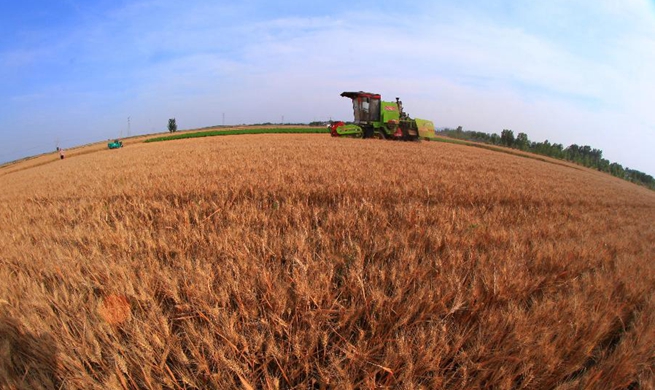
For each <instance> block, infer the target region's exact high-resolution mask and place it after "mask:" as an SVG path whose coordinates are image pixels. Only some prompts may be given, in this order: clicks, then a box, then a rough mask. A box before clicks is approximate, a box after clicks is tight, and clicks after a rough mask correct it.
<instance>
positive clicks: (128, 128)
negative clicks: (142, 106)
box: [127, 116, 130, 137]
mask: <svg viewBox="0 0 655 390" xmlns="http://www.w3.org/2000/svg"><path fill="white" fill-rule="evenodd" d="M127 136H128V137H129V136H130V117H129V116H128V117H127Z"/></svg>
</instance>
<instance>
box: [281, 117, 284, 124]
mask: <svg viewBox="0 0 655 390" xmlns="http://www.w3.org/2000/svg"><path fill="white" fill-rule="evenodd" d="M281 124H282V125H283V124H284V115H282V122H281Z"/></svg>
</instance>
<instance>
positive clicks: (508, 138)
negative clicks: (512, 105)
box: [500, 129, 514, 148]
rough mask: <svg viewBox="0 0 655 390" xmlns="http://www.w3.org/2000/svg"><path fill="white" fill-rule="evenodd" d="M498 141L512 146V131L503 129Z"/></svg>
mask: <svg viewBox="0 0 655 390" xmlns="http://www.w3.org/2000/svg"><path fill="white" fill-rule="evenodd" d="M500 143H501V144H503V145H505V146H507V147H510V148H511V147H512V146H514V132H513V131H512V130H507V129H505V130H503V131H502V132H501V133H500Z"/></svg>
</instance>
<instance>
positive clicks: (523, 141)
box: [438, 126, 655, 190]
mask: <svg viewBox="0 0 655 390" xmlns="http://www.w3.org/2000/svg"><path fill="white" fill-rule="evenodd" d="M438 134H439V135H443V136H447V137H451V138H456V139H460V140H466V141H473V142H481V143H485V144H492V145H502V146H507V147H511V148H514V149H520V150H525V151H527V152H531V153H536V154H540V155H543V156H548V157H553V158H557V159H561V160H567V161H571V162H574V163H577V164H580V165H584V166H585V167H589V168H594V169H597V170H599V171H602V172H607V173H609V174H611V175H613V176H616V177H619V178H621V179H625V180H628V181H631V182H633V183H637V184H640V185H643V186H646V187H648V188H650V189H653V190H655V179H654V178H653V177H652V176H650V175H647V174H645V173H643V172H640V171H637V170H634V169H629V168H623V166H622V165H621V164H619V163H615V162H610V161H609V160H607V159H605V158H603V151H602V150H600V149H595V148H592V147H591V146H589V145H584V146H579V145H576V144H572V145H570V146H568V147H566V148H565V147H564V145H562V144H551V143H550V142H549V141H548V140H545V141H543V142H531V141H530V139H529V138H528V135H527V134H526V133H519V134H518V136H516V138H514V132H513V131H512V130H508V129H504V130H503V131H502V132H501V134H500V135H498V134H495V133H494V134H487V133H481V132H479V131H470V130H463V129H462V127H461V126H459V127H458V128H457V129H444V130H441V131H439V132H438Z"/></svg>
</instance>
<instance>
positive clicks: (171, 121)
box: [168, 118, 177, 133]
mask: <svg viewBox="0 0 655 390" xmlns="http://www.w3.org/2000/svg"><path fill="white" fill-rule="evenodd" d="M168 131H170V132H171V133H174V132H176V131H177V123H175V118H171V119H169V120H168Z"/></svg>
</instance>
